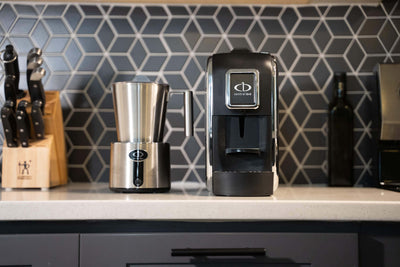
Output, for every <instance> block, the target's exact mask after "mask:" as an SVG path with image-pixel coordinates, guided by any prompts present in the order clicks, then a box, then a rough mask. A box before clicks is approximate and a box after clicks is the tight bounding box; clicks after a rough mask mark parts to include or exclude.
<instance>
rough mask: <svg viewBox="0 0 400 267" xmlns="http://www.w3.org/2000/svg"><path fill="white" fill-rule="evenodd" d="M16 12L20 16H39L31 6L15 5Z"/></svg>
mask: <svg viewBox="0 0 400 267" xmlns="http://www.w3.org/2000/svg"><path fill="white" fill-rule="evenodd" d="M14 8H15V10H16V11H17V14H18V15H28V16H35V15H38V13H37V11H36V9H35V8H34V7H33V6H30V5H20V4H16V5H14Z"/></svg>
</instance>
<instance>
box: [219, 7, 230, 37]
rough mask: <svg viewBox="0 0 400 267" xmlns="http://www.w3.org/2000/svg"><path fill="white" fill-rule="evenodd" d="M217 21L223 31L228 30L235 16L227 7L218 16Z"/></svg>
mask: <svg viewBox="0 0 400 267" xmlns="http://www.w3.org/2000/svg"><path fill="white" fill-rule="evenodd" d="M217 20H218V23H219V25H221V27H222V30H224V31H225V30H226V29H227V28H228V26H229V25H230V23H231V21H232V20H233V14H232V12H231V11H230V10H229V9H228V8H227V7H222V8H221V9H220V10H219V11H218V14H217Z"/></svg>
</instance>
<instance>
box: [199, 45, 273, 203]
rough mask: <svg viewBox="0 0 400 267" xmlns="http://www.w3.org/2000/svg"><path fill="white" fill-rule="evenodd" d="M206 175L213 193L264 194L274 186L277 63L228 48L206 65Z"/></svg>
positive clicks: (266, 55) (271, 191)
mask: <svg viewBox="0 0 400 267" xmlns="http://www.w3.org/2000/svg"><path fill="white" fill-rule="evenodd" d="M206 79H207V111H206V112H207V114H206V176H207V188H208V190H209V191H210V192H212V193H214V194H215V195H223V196H268V195H272V193H273V192H274V191H275V190H276V188H277V187H278V182H279V179H278V88H277V64H276V60H275V58H274V57H273V56H271V55H270V54H268V53H251V52H249V51H247V50H233V51H232V52H230V53H224V54H214V55H212V56H211V57H209V59H208V63H207V74H206Z"/></svg>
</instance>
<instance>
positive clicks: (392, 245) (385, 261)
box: [360, 234, 400, 267]
mask: <svg viewBox="0 0 400 267" xmlns="http://www.w3.org/2000/svg"><path fill="white" fill-rule="evenodd" d="M360 255H361V257H360V265H361V266H363V267H375V266H385V267H398V266H400V235H395V234H394V235H392V236H391V235H384V234H361V235H360Z"/></svg>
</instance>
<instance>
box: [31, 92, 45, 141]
mask: <svg viewBox="0 0 400 267" xmlns="http://www.w3.org/2000/svg"><path fill="white" fill-rule="evenodd" d="M42 109H43V102H42V101H41V100H35V101H33V103H32V111H31V116H32V123H33V129H34V130H35V136H36V138H37V139H43V138H44V121H43V113H42Z"/></svg>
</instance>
